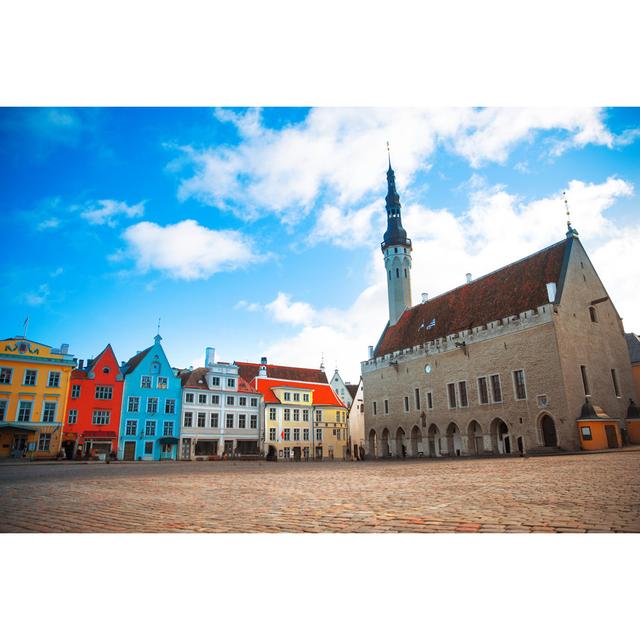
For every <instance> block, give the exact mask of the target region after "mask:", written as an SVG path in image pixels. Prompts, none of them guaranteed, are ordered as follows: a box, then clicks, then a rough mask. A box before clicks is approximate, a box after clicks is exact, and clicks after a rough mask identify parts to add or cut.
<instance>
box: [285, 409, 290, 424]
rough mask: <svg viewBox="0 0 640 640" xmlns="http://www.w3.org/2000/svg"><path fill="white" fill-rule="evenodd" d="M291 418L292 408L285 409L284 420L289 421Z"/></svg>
mask: <svg viewBox="0 0 640 640" xmlns="http://www.w3.org/2000/svg"><path fill="white" fill-rule="evenodd" d="M290 420H291V409H285V410H284V421H285V422H289V421H290Z"/></svg>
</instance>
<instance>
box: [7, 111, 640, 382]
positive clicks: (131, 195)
mask: <svg viewBox="0 0 640 640" xmlns="http://www.w3.org/2000/svg"><path fill="white" fill-rule="evenodd" d="M639 133H640V110H639V109H630V108H625V109H586V108H580V109H566V108H565V109H557V110H553V109H529V110H526V109H525V110H514V109H505V110H500V109H486V110H480V109H476V110H472V109H458V110H453V109H430V110H418V109H326V108H323V109H299V108H295V109H287V108H273V109H262V110H256V109H224V110H217V109H204V108H197V109H186V108H177V109H165V108H134V109H111V108H108V109H93V108H83V109H58V108H55V109H19V108H13V109H9V108H3V109H0V166H1V175H2V189H1V190H0V206H1V208H2V211H3V217H4V223H5V224H4V227H5V228H4V238H5V241H4V243H3V252H2V258H1V260H2V272H3V275H4V277H3V279H2V283H1V285H0V302H1V305H2V309H3V313H2V314H1V316H0V327H1V330H2V331H1V333H2V334H3V335H4V336H5V337H6V336H10V335H17V334H20V333H21V331H22V325H23V321H24V318H25V317H26V316H29V318H30V324H29V334H28V335H29V337H31V338H33V339H34V340H39V341H42V342H45V343H48V344H52V345H59V344H60V343H62V342H69V343H70V345H71V352H72V353H74V354H75V355H76V356H77V357H80V358H87V357H90V356H92V355H96V354H97V353H98V352H99V351H100V350H101V349H102V348H103V347H104V346H105V344H106V343H107V342H111V344H112V345H113V347H114V349H115V351H116V355H117V357H118V358H119V359H120V360H125V359H127V358H129V357H130V356H131V355H133V354H135V352H136V351H137V350H141V349H143V348H145V347H146V346H148V345H149V344H151V342H152V338H153V336H154V334H155V332H156V324H157V321H158V317H161V318H162V320H161V334H162V336H163V338H164V343H163V344H164V347H165V349H166V351H167V354H168V356H169V358H170V361H171V363H172V364H173V365H174V366H189V365H192V364H193V365H196V364H198V363H199V362H200V361H201V360H202V358H203V354H204V348H205V347H206V346H214V347H216V348H217V352H218V355H219V357H220V358H221V359H237V360H245V359H249V360H255V359H257V358H259V357H260V356H262V355H268V356H269V358H270V360H272V361H276V360H277V361H283V362H288V363H290V364H295V365H299V366H318V365H319V363H320V359H321V357H322V354H323V353H324V354H325V363H326V365H327V367H328V368H331V369H333V367H334V366H335V364H338V366H339V367H340V369H341V371H342V372H343V374H344V376H345V378H356V377H357V375H358V371H359V361H360V360H362V359H364V358H365V357H366V346H367V345H368V344H375V342H376V341H377V339H378V337H379V334H380V332H381V330H382V328H383V326H384V323H385V321H386V305H387V301H386V292H385V289H384V274H383V273H381V271H382V267H381V265H382V262H381V255H380V253H379V242H380V238H381V235H382V233H383V232H384V228H385V222H384V202H383V198H384V195H385V193H386V182H385V170H386V163H387V158H386V151H385V142H386V140H387V139H389V140H390V143H391V153H392V161H393V165H394V168H395V169H396V176H397V181H398V186H399V190H400V197H401V201H402V204H403V219H404V222H405V227H406V228H407V231H408V233H409V236H410V237H412V238H413V239H414V269H413V278H412V284H413V290H414V303H415V302H417V301H418V300H419V292H420V291H428V292H429V293H430V294H434V295H435V294H437V293H440V292H442V291H445V290H447V289H449V288H451V287H452V286H456V284H459V283H461V282H462V280H463V278H464V274H465V273H466V272H467V271H472V272H473V273H474V276H475V275H481V274H482V273H485V272H487V271H490V270H492V269H494V268H496V267H499V266H501V265H503V264H506V263H507V262H510V261H512V260H514V259H517V258H518V257H522V256H523V255H526V254H527V253H530V252H532V251H535V250H537V249H539V248H542V247H543V246H546V245H547V244H551V243H552V242H554V241H557V240H559V239H561V238H562V237H563V234H564V231H565V216H564V205H563V203H562V201H561V198H560V194H561V192H562V191H563V190H567V192H568V194H569V204H570V208H571V209H572V212H573V213H572V219H573V222H574V226H575V227H576V228H577V229H578V231H579V232H580V236H581V239H582V241H583V243H584V244H585V246H586V247H587V250H588V251H589V252H590V255H591V257H592V259H593V261H594V264H595V265H596V268H597V269H598V270H599V272H600V274H601V276H602V278H603V280H604V282H605V286H607V287H608V289H609V292H610V294H611V295H612V298H613V299H614V303H615V304H616V306H617V308H618V310H619V311H620V313H621V315H622V316H623V318H624V319H625V324H626V326H627V330H635V331H639V330H640V308H639V307H638V302H637V300H636V298H637V295H634V293H633V292H634V291H635V285H634V284H633V283H634V282H637V281H638V277H640V272H639V268H638V266H636V265H637V262H638V261H637V257H636V255H635V250H634V247H635V246H637V242H638V241H639V240H640V207H639V204H640V201H639V196H638V190H639V188H640V162H639V161H638V160H639V159H640V137H639Z"/></svg>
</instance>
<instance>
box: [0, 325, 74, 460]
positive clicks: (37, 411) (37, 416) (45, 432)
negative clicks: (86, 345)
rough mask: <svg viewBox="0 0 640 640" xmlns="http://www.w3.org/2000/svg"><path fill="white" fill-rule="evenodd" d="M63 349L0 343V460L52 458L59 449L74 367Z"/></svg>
mask: <svg viewBox="0 0 640 640" xmlns="http://www.w3.org/2000/svg"><path fill="white" fill-rule="evenodd" d="M68 350H69V345H67V344H63V345H62V346H61V347H60V348H59V349H54V348H52V347H49V346H47V345H45V344H41V343H39V342H34V341H33V340H27V339H26V338H8V339H6V340H2V341H0V457H3V458H6V457H9V456H13V457H24V456H26V457H33V458H51V457H54V456H55V455H56V454H57V453H58V451H59V450H60V442H61V436H62V424H63V422H64V416H65V412H66V408H67V397H68V391H69V379H70V377H71V370H72V369H73V367H74V359H73V356H72V355H70V354H69V353H68Z"/></svg>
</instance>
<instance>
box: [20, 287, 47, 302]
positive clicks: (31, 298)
mask: <svg viewBox="0 0 640 640" xmlns="http://www.w3.org/2000/svg"><path fill="white" fill-rule="evenodd" d="M50 294H51V290H50V289H49V285H48V284H46V283H45V284H41V285H40V286H39V287H38V288H37V290H36V291H29V292H27V293H25V294H24V296H23V298H24V301H25V303H26V304H28V305H30V306H32V307H37V306H39V305H41V304H44V303H45V302H46V301H47V299H48V298H49V296H50Z"/></svg>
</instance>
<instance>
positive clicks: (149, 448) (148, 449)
mask: <svg viewBox="0 0 640 640" xmlns="http://www.w3.org/2000/svg"><path fill="white" fill-rule="evenodd" d="M144 455H145V456H152V455H153V442H145V443H144Z"/></svg>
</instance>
